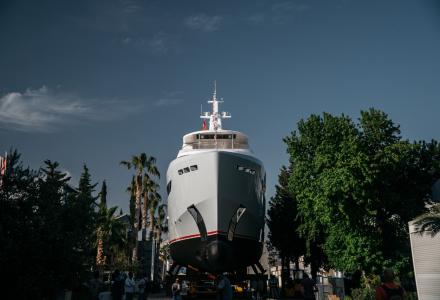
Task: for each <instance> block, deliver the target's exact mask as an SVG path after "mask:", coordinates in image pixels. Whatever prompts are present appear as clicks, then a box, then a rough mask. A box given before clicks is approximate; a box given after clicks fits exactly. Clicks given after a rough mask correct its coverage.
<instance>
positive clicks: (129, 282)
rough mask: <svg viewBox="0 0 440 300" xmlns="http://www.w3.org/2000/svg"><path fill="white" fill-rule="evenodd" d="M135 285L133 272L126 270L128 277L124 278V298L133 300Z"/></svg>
mask: <svg viewBox="0 0 440 300" xmlns="http://www.w3.org/2000/svg"><path fill="white" fill-rule="evenodd" d="M135 286H136V283H135V282H134V279H133V272H128V277H127V279H125V300H133V297H134V287H135Z"/></svg>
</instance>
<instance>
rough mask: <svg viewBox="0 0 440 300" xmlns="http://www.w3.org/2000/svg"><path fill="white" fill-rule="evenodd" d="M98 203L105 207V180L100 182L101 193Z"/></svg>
mask: <svg viewBox="0 0 440 300" xmlns="http://www.w3.org/2000/svg"><path fill="white" fill-rule="evenodd" d="M99 203H100V204H101V205H105V206H107V184H106V183H105V180H104V181H103V182H102V186H101V192H99Z"/></svg>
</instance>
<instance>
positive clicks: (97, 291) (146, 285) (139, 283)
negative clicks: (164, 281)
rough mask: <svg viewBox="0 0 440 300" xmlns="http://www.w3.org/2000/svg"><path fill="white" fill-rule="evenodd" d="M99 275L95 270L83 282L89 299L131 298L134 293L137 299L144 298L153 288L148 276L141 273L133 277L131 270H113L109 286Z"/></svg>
mask: <svg viewBox="0 0 440 300" xmlns="http://www.w3.org/2000/svg"><path fill="white" fill-rule="evenodd" d="M99 275H100V274H99V272H98V271H95V272H94V273H93V277H92V278H91V279H90V280H89V281H88V282H87V283H86V284H85V286H86V288H87V290H88V296H89V297H87V298H89V299H91V300H98V299H99V300H101V299H112V300H122V299H125V300H133V299H134V297H135V295H137V297H136V299H138V300H146V299H147V296H148V294H149V293H150V292H151V291H152V289H153V288H154V286H153V284H152V283H151V282H150V280H149V278H148V277H147V276H146V275H145V274H141V273H139V274H137V276H136V278H135V277H134V274H133V272H127V273H125V272H121V271H119V270H115V271H114V272H113V273H112V274H111V278H109V279H110V283H109V284H110V286H109V285H108V284H105V283H104V281H103V280H102V279H100V276H99Z"/></svg>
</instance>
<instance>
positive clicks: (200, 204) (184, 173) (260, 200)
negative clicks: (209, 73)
mask: <svg viewBox="0 0 440 300" xmlns="http://www.w3.org/2000/svg"><path fill="white" fill-rule="evenodd" d="M221 102H223V101H222V100H218V99H217V95H216V88H214V93H213V96H212V99H211V100H210V101H208V103H210V104H211V105H212V112H206V113H203V114H202V115H201V116H200V118H201V119H203V129H202V130H199V131H195V132H191V133H189V134H186V135H185V136H184V137H183V145H182V148H181V150H180V151H179V153H178V155H177V158H176V159H175V160H173V161H172V162H171V163H170V165H169V167H168V171H167V193H168V215H169V238H170V252H171V256H172V258H173V260H174V261H175V263H177V264H179V265H182V266H185V265H186V266H188V265H189V266H192V267H195V268H198V269H200V270H204V271H209V272H223V271H231V270H238V269H240V268H243V267H246V266H249V265H253V264H256V263H257V262H258V260H259V258H260V256H261V253H262V245H263V239H264V232H263V229H264V214H265V185H266V182H265V181H266V175H265V170H264V167H263V164H262V162H261V161H260V160H259V159H257V158H256V157H255V156H254V155H253V153H252V151H251V150H250V148H249V144H248V138H247V136H246V135H245V134H243V133H241V132H239V131H233V130H225V129H223V128H222V119H226V118H230V117H231V116H230V115H229V114H228V113H225V112H222V113H220V112H219V110H218V108H219V103H221ZM206 120H209V127H208V128H207V126H206Z"/></svg>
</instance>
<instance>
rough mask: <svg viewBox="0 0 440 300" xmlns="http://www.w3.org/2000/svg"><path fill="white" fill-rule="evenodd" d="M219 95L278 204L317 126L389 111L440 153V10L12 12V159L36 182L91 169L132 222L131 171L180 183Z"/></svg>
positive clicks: (8, 40)
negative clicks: (294, 142)
mask: <svg viewBox="0 0 440 300" xmlns="http://www.w3.org/2000/svg"><path fill="white" fill-rule="evenodd" d="M214 80H217V85H218V95H219V96H220V97H223V98H224V100H225V103H224V104H223V106H222V109H223V110H226V111H228V112H230V113H231V114H232V119H230V120H226V121H225V122H224V124H223V125H224V127H225V128H228V129H235V130H239V131H242V132H244V133H246V134H248V135H249V137H250V142H251V146H252V148H253V150H254V152H255V154H256V155H257V156H258V157H259V158H260V159H261V160H262V161H263V162H264V164H265V166H266V169H267V175H268V185H269V186H268V187H269V189H268V195H267V196H268V197H270V196H272V194H273V192H274V188H273V186H274V184H275V183H276V181H277V175H278V170H279V168H280V167H281V165H283V164H286V163H287V155H286V151H285V145H284V144H283V142H282V138H283V137H284V136H286V135H288V134H289V133H290V131H292V130H294V129H295V128H296V123H297V122H298V121H299V120H300V119H301V118H307V117H308V116H309V115H310V114H312V113H317V114H319V113H322V112H324V111H326V112H330V113H334V114H341V113H345V114H348V115H350V116H352V117H353V118H354V119H357V118H358V116H359V111H360V110H362V109H368V108H369V107H375V108H378V109H382V110H384V111H385V112H386V113H388V114H389V116H390V117H391V118H392V119H393V120H394V121H395V122H396V123H398V124H400V125H401V129H402V135H403V136H404V137H405V138H408V139H410V140H420V139H427V140H430V139H432V138H434V139H440V131H439V129H440V128H439V127H440V126H439V125H438V118H437V116H438V114H439V111H440V4H439V3H438V2H437V1H434V0H432V1H406V0H382V1H375V0H372V1H355V0H333V1H330V0H328V1H317V0H294V1H283V0H280V1H258V0H256V1H245V0H240V1H237V0H235V1H232V0H231V1H206V0H205V1H191V0H188V1H177V0H176V1H166V0H160V1H159V0H156V1H136V0H103V1H82V0H79V1H31V0H29V1H22V0H18V1H17V0H16V1H8V0H2V1H1V2H0V151H6V150H8V149H9V148H10V147H11V146H13V147H16V148H18V150H19V151H20V152H21V153H22V155H23V157H22V158H23V160H24V162H25V164H29V165H30V166H31V167H33V168H38V167H39V166H41V165H42V162H43V161H44V160H45V159H51V160H56V161H58V162H60V164H61V166H62V167H63V168H64V170H66V171H68V172H69V173H70V174H71V175H72V177H73V180H74V182H77V181H78V178H79V175H80V173H81V169H82V164H83V163H86V164H87V165H88V167H89V168H90V171H91V174H92V176H93V179H94V180H95V181H97V182H101V181H102V180H104V179H105V180H107V183H108V189H109V202H110V204H112V205H118V206H120V207H122V208H123V209H124V211H127V206H128V204H127V203H128V195H127V194H126V192H125V188H126V186H127V185H128V184H129V181H130V176H131V175H130V174H131V173H130V172H129V171H127V170H126V169H123V168H122V167H120V166H119V164H118V163H119V161H120V160H123V159H128V158H129V157H130V156H131V155H132V154H139V153H140V152H146V153H148V154H149V155H153V156H155V157H156V158H157V159H158V166H159V168H160V171H161V173H162V174H163V177H164V176H165V172H166V168H167V166H168V164H169V162H170V161H171V160H172V159H174V157H175V156H176V154H177V151H178V149H179V147H180V146H181V143H182V136H183V135H184V134H186V133H188V132H190V131H194V130H197V129H199V128H200V126H201V121H200V119H199V112H200V104H203V105H204V107H205V108H208V106H207V104H206V100H208V98H209V97H210V96H211V93H212V82H213V81H214ZM161 185H162V194H163V195H164V194H165V193H164V190H165V188H164V187H165V180H164V178H162V179H161Z"/></svg>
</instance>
